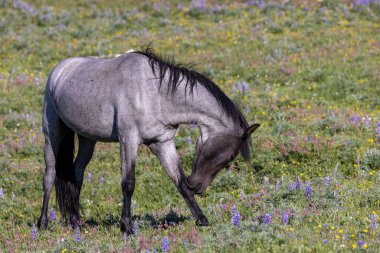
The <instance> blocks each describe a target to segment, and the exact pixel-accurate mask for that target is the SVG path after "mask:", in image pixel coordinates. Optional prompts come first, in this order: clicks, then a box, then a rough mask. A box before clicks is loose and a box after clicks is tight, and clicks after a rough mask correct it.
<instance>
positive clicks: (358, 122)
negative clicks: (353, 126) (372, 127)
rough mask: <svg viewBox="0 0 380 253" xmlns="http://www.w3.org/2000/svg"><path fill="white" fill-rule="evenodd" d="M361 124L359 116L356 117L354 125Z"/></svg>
mask: <svg viewBox="0 0 380 253" xmlns="http://www.w3.org/2000/svg"><path fill="white" fill-rule="evenodd" d="M361 122H362V117H361V116H360V115H358V116H357V117H356V123H357V124H360V123H361Z"/></svg>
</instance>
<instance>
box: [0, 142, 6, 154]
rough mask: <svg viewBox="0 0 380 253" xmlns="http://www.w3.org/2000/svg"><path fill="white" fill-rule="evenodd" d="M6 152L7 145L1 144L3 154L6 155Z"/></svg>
mask: <svg viewBox="0 0 380 253" xmlns="http://www.w3.org/2000/svg"><path fill="white" fill-rule="evenodd" d="M5 151H6V149H5V145H4V144H1V152H2V153H3V154H4V153H5Z"/></svg>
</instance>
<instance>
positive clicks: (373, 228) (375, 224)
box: [369, 214, 379, 230]
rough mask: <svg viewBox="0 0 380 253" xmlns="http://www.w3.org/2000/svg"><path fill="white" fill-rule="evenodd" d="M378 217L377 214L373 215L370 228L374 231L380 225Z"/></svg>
mask: <svg viewBox="0 0 380 253" xmlns="http://www.w3.org/2000/svg"><path fill="white" fill-rule="evenodd" d="M377 221H378V217H377V215H376V214H371V225H370V226H369V227H370V228H371V229H372V230H377V228H378V227H379V224H378V223H377Z"/></svg>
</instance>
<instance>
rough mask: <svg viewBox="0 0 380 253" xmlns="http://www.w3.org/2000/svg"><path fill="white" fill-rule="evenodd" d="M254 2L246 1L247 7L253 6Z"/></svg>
mask: <svg viewBox="0 0 380 253" xmlns="http://www.w3.org/2000/svg"><path fill="white" fill-rule="evenodd" d="M254 3H255V2H254V1H253V0H247V5H248V6H251V5H253V4H254Z"/></svg>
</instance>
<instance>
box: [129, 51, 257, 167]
mask: <svg viewBox="0 0 380 253" xmlns="http://www.w3.org/2000/svg"><path fill="white" fill-rule="evenodd" d="M133 53H136V54H140V55H144V56H146V57H147V58H148V59H149V64H150V67H151V68H152V71H153V74H154V75H155V76H156V77H157V78H158V79H159V87H160V88H161V86H162V83H163V81H164V79H165V75H167V76H166V78H167V79H168V84H167V85H168V88H167V92H168V93H169V92H171V94H172V95H173V94H174V93H175V92H176V90H177V88H178V86H179V85H180V83H181V82H182V81H184V82H185V87H186V88H185V91H186V92H187V91H188V92H189V94H190V95H193V91H194V87H195V86H196V85H197V83H198V84H200V85H202V86H203V87H204V88H206V90H207V91H208V92H209V93H210V94H211V95H213V96H214V98H215V99H216V101H217V103H218V104H219V106H220V107H221V108H222V109H223V110H224V112H225V113H226V115H227V116H228V117H230V118H232V119H233V121H234V122H235V123H237V124H238V125H239V126H241V127H242V128H243V129H244V130H246V129H247V128H248V127H249V125H248V122H247V120H246V119H245V118H244V116H243V114H242V113H241V112H240V110H239V109H238V107H237V106H236V105H235V104H234V103H233V102H232V101H231V100H230V99H229V98H228V97H227V96H226V94H224V92H223V91H222V90H221V89H220V88H219V87H218V86H217V85H216V84H215V83H214V82H213V81H211V80H210V79H209V78H208V77H207V76H205V75H204V74H202V73H199V72H197V71H195V70H193V69H191V65H184V64H177V63H176V62H175V61H174V59H173V58H170V57H167V58H164V57H162V56H160V55H158V54H155V53H154V51H153V49H152V48H151V47H149V46H147V47H146V48H143V49H142V50H141V51H134V52H133ZM185 95H186V94H185ZM240 152H241V154H242V156H243V158H244V159H245V160H247V161H248V160H249V158H250V140H249V138H248V139H245V140H243V144H242V146H241V148H240Z"/></svg>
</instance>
